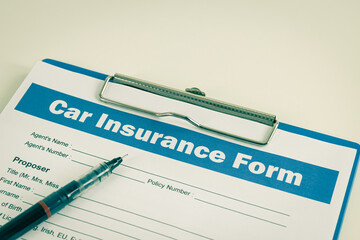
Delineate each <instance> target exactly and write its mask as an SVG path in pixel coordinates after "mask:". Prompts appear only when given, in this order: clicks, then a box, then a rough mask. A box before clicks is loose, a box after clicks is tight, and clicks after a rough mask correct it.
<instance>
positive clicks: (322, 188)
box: [15, 83, 338, 204]
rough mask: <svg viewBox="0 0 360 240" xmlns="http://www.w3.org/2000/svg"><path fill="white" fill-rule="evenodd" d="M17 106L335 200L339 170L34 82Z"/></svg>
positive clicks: (185, 158) (277, 186)
mask: <svg viewBox="0 0 360 240" xmlns="http://www.w3.org/2000/svg"><path fill="white" fill-rule="evenodd" d="M15 109H16V110H18V111H20V112H24V113H27V114H30V115H32V116H35V117H38V118H41V119H45V120H48V121H50V122H54V123H57V124H60V125H63V126H66V127H70V128H73V129H77V130H80V131H83V132H86V133H89V134H92V135H96V136H99V137H103V138H106V139H109V140H112V141H115V142H119V143H122V144H126V145H129V146H132V147H136V148H138V149H142V150H145V151H149V152H152V153H155V154H159V155H162V156H165V157H169V158H172V159H175V160H178V161H181V162H184V163H188V164H191V165H195V166H199V167H202V168H205V169H208V170H211V171H215V172H219V173H222V174H226V175H229V176H233V177H236V178H238V179H242V180H246V181H249V182H253V183H256V184H261V185H263V186H267V187H270V188H273V189H277V190H280V191H284V192H287V193H291V194H295V195H298V196H302V197H305V198H308V199H312V200H316V201H319V202H323V203H327V204H330V202H331V198H332V195H333V191H334V188H335V185H336V181H337V177H338V171H335V170H332V169H327V168H323V167H320V166H316V165H313V164H308V163H304V162H301V161H298V160H295V159H290V158H287V157H284V156H279V155H275V154H271V153H267V152H263V151H259V150H256V149H252V148H248V147H245V146H242V145H239V144H235V143H231V142H227V141H224V140H221V139H217V138H215V137H212V136H208V135H205V134H202V133H198V132H195V131H192V130H189V129H185V128H181V127H178V126H174V125H171V124H167V123H164V122H160V121H156V120H153V119H148V118H144V117H140V116H137V115H133V114H130V113H127V112H123V111H121V110H117V109H113V108H109V107H106V106H103V105H100V104H97V103H93V102H89V101H86V100H84V99H80V98H77V97H74V96H70V95H67V94H64V93H61V92H58V91H55V90H52V89H49V88H46V87H43V86H40V85H37V84H34V83H33V84H32V85H31V86H30V87H29V89H28V90H27V92H26V93H25V95H24V96H23V97H22V99H21V100H20V102H19V103H18V105H17V106H16V107H15Z"/></svg>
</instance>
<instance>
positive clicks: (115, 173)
mask: <svg viewBox="0 0 360 240" xmlns="http://www.w3.org/2000/svg"><path fill="white" fill-rule="evenodd" d="M113 175H116V176H119V177H123V178H127V179H130V180H134V181H136V182H139V183H145V182H144V181H141V180H137V179H135V178H131V177H127V176H124V175H121V174H118V173H113Z"/></svg>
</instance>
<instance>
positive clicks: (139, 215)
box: [79, 196, 212, 240]
mask: <svg viewBox="0 0 360 240" xmlns="http://www.w3.org/2000/svg"><path fill="white" fill-rule="evenodd" d="M79 198H82V199H86V200H88V201H91V202H94V203H98V204H101V205H104V206H107V207H110V208H114V209H116V210H120V211H123V212H127V213H130V214H133V215H136V216H138V217H142V218H145V219H148V220H152V221H154V222H157V223H161V224H164V225H167V226H169V227H173V228H176V229H179V230H181V231H184V232H187V233H191V234H194V235H196V236H199V237H202V238H206V239H210V240H212V238H209V237H206V236H203V235H200V234H198V233H195V232H191V231H189V230H186V229H184V228H181V227H177V226H175V225H171V224H169V223H166V222H162V221H159V220H156V219H154V218H150V217H146V216H144V215H141V214H138V213H134V212H131V211H129V210H125V209H123V208H118V207H115V206H112V205H109V204H106V203H102V202H99V201H96V200H93V199H90V198H86V197H82V196H80V197H79Z"/></svg>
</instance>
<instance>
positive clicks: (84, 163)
mask: <svg viewBox="0 0 360 240" xmlns="http://www.w3.org/2000/svg"><path fill="white" fill-rule="evenodd" d="M71 161H72V162H76V163H78V164H81V165H84V166H87V167H93V166H91V165H89V164H86V163H83V162H79V161H76V160H74V159H73V160H71Z"/></svg>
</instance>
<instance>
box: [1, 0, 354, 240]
mask: <svg viewBox="0 0 360 240" xmlns="http://www.w3.org/2000/svg"><path fill="white" fill-rule="evenodd" d="M359 12H360V1H358V0H354V1H346V0H345V1H328V0H327V1H319V0H311V1H307V0H305V1H288V0H280V1H278V0H273V1H267V0H263V1H251V0H246V1H220V0H217V1H205V0H203V1H198V0H191V1H184V0H183V1H171V0H168V1H165V0H164V1H159V0H152V1H149V0H147V1H121V0H117V1H116V0H102V1H95V0H76V1H74V0H72V1H70V0H61V1H56V0H32V1H20V0H0V86H1V88H0V111H1V110H2V109H3V108H4V107H5V105H6V104H7V102H8V101H9V100H10V98H11V96H12V95H13V94H14V92H15V91H16V89H17V88H18V86H19V85H20V84H21V82H22V81H23V79H24V78H25V76H26V75H27V73H28V72H29V71H30V69H31V68H32V66H33V65H34V64H35V63H36V62H37V61H39V60H42V59H44V58H52V59H56V60H60V61H64V62H67V63H71V64H74V65H78V66H81V67H85V68H89V69H92V70H96V71H99V72H102V73H106V74H113V73H115V72H119V73H123V74H127V75H130V76H134V77H138V78H141V79H145V80H149V81H153V82H157V83H160V84H164V85H169V86H172V87H175V88H178V89H185V88H187V87H193V86H196V87H199V88H200V89H202V90H203V91H205V92H206V93H207V96H209V97H211V98H216V99H220V100H223V101H226V102H232V103H235V104H237V105H241V106H246V107H249V108H253V109H257V110H261V111H264V112H268V113H273V114H276V115H277V118H278V119H279V120H280V121H281V122H285V123H289V124H293V125H297V126H300V127H304V128H307V129H311V130H315V131H318V132H322V133H326V134H329V135H333V136H336V137H340V138H344V139H347V140H351V141H354V142H357V143H359V142H360V123H359V119H360V108H359V107H360V94H359V93H360V14H359ZM339 239H360V174H359V173H358V174H357V176H356V179H355V182H354V186H353V191H352V194H351V196H350V200H349V204H348V208H347V211H346V215H345V218H344V222H343V226H342V230H341V233H340V238H339Z"/></svg>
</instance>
